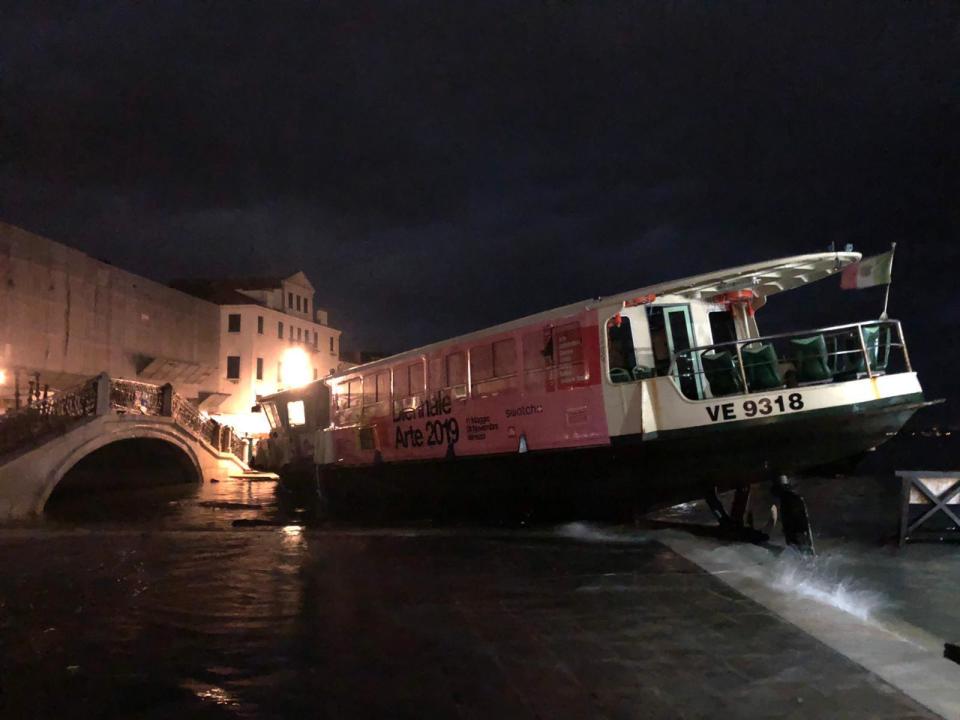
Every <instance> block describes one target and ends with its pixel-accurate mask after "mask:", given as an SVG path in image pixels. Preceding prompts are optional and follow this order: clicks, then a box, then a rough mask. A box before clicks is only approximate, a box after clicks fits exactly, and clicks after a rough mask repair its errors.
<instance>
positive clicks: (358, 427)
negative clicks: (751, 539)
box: [264, 252, 925, 519]
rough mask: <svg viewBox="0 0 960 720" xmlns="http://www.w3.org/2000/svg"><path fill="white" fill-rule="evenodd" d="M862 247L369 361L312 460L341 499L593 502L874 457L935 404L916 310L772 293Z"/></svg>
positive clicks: (684, 283) (634, 499) (647, 291)
mask: <svg viewBox="0 0 960 720" xmlns="http://www.w3.org/2000/svg"><path fill="white" fill-rule="evenodd" d="M859 260H860V254H859V253H853V252H842V253H833V252H830V253H818V254H809V255H800V256H795V257H788V258H782V259H777V260H772V261H768V262H761V263H756V264H752V265H745V266H741V267H735V268H731V269H728V270H722V271H719V272H712V273H708V274H704V275H697V276H694V277H688V278H683V279H680V280H674V281H670V282H664V283H659V284H656V285H651V286H649V287H645V288H641V289H639V290H635V291H632V292H627V293H621V294H619V295H615V296H612V297H604V298H598V299H593V300H588V301H585V302H579V303H575V304H572V305H567V306H564V307H560V308H556V309H554V310H549V311H546V312H541V313H538V314H535V315H531V316H528V317H524V318H522V319H519V320H515V321H512V322H508V323H505V324H502V325H497V326H494V327H490V328H486V329H483V330H479V331H476V332H472V333H469V334H466V335H462V336H459V337H455V338H451V339H449V340H444V341H442V342H437V343H433V344H431V345H427V346H425V347H420V348H417V349H414V350H410V351H408V352H404V353H400V354H397V355H394V356H392V357H387V358H384V359H382V360H378V361H376V362H371V363H368V364H364V365H360V366H357V367H354V368H351V369H349V370H347V371H344V372H341V373H339V374H337V375H334V376H331V377H329V378H326V379H324V380H323V381H321V383H319V384H318V385H319V386H322V388H323V390H322V392H323V393H324V395H323V397H324V399H326V397H329V407H328V410H329V413H328V414H326V415H323V416H322V417H316V418H315V422H316V423H317V425H316V427H315V430H316V432H315V433H314V434H313V441H312V443H311V446H312V447H310V448H309V451H310V452H312V454H313V457H312V458H309V459H308V458H306V457H305V453H304V452H303V451H301V453H300V455H301V458H300V459H301V461H304V462H306V463H307V464H309V465H310V470H311V472H310V473H309V474H310V476H312V477H315V478H316V480H317V482H318V483H319V486H320V490H321V492H322V494H323V496H324V497H326V498H327V499H328V500H331V501H333V502H340V503H348V504H354V505H361V506H362V505H367V504H371V503H372V504H374V505H377V506H379V507H383V508H389V507H407V506H409V505H410V504H411V503H412V504H414V505H419V504H427V505H430V506H433V507H451V506H453V505H454V504H456V505H457V506H463V505H464V504H465V505H466V506H473V505H476V506H481V505H490V504H498V503H502V502H512V503H517V502H519V503H526V504H527V505H528V506H529V507H530V508H533V509H536V508H539V509H548V508H551V507H556V506H561V505H563V506H566V507H568V508H569V507H571V506H572V507H574V508H577V509H578V511H583V512H584V513H590V512H593V511H597V510H601V511H602V510H604V509H607V510H611V509H612V510H619V509H623V510H626V509H627V508H649V507H652V506H656V505H666V504H674V503H678V502H683V501H687V500H691V499H696V498H701V497H707V498H708V500H709V499H710V498H715V497H716V495H715V493H716V492H717V491H723V490H729V489H736V488H747V487H749V486H750V485H751V484H753V483H757V482H761V481H764V480H770V479H773V478H778V477H783V476H787V477H790V476H796V475H797V474H800V473H802V472H803V471H805V470H808V469H810V468H814V467H817V466H823V465H825V464H828V463H833V462H836V461H841V460H846V459H851V458H856V457H857V456H860V455H862V454H863V453H864V452H866V451H868V450H869V449H871V448H874V447H876V446H877V445H879V444H880V443H882V442H884V441H885V440H887V439H888V438H889V437H891V436H892V435H893V434H895V433H896V432H897V431H898V430H899V429H900V428H901V427H902V426H903V424H904V423H905V422H906V421H907V420H908V419H909V418H910V416H911V415H912V414H913V413H914V412H915V411H916V410H917V409H918V408H920V407H922V406H923V405H924V404H925V402H924V398H923V393H922V390H921V387H920V383H919V381H918V379H917V375H916V373H915V372H914V371H913V368H912V366H911V364H910V357H909V354H908V352H907V346H906V342H905V340H904V335H903V331H902V328H901V324H900V323H899V322H898V321H896V320H867V321H864V322H858V323H852V324H847V325H838V326H832V327H821V328H815V329H808V330H799V331H796V332H791V333H785V334H776V335H763V334H762V333H761V331H760V326H759V324H758V311H760V310H761V308H765V306H766V305H767V303H768V301H769V299H770V298H772V297H773V296H775V295H777V294H778V293H781V292H784V291H788V290H793V289H796V288H799V287H801V286H804V285H807V284H808V283H812V282H815V281H819V280H822V279H824V278H828V277H830V276H832V275H836V274H838V273H839V272H840V271H841V270H842V269H843V268H844V267H845V266H847V265H849V264H851V263H855V262H857V261H859ZM766 312H768V310H767V309H764V314H765V313H766ZM318 392H319V388H318ZM283 402H284V398H283V397H282V396H275V397H273V398H266V399H264V405H265V408H266V409H267V412H268V417H272V418H274V421H276V419H277V418H280V417H281V416H282V417H289V416H291V413H289V412H287V410H286V409H285V408H282V407H281V408H280V409H279V410H278V409H277V407H276V406H277V405H278V404H279V405H282V404H283ZM294 402H300V401H297V400H295V401H294ZM293 414H295V415H297V416H298V417H303V413H302V411H301V410H297V411H296V412H295V413H293ZM304 462H301V464H300V470H301V471H302V470H304V469H305V467H304ZM291 467H292V466H291ZM711 506H712V507H715V505H713V503H711ZM718 513H719V514H718V517H720V516H722V515H723V513H722V510H718ZM721 519H722V518H721Z"/></svg>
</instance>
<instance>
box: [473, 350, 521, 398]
mask: <svg viewBox="0 0 960 720" xmlns="http://www.w3.org/2000/svg"><path fill="white" fill-rule="evenodd" d="M516 373H517V349H516V341H515V340H514V339H513V338H507V339H505V340H499V341H497V342H495V343H491V344H488V345H478V346H477V347H474V348H471V349H470V382H471V384H472V385H473V393H474V395H493V394H496V393H501V392H504V391H505V390H509V389H511V388H513V387H515V383H514V379H515V377H516Z"/></svg>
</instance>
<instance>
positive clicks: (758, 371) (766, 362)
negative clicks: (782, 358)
mask: <svg viewBox="0 0 960 720" xmlns="http://www.w3.org/2000/svg"><path fill="white" fill-rule="evenodd" d="M740 353H741V355H742V357H743V369H744V372H746V374H747V387H748V388H749V389H750V392H756V391H757V390H772V389H773V388H778V387H783V378H782V377H780V373H779V371H778V370H777V364H778V363H777V351H776V350H774V349H773V345H771V344H770V343H754V344H753V345H747V346H746V347H744V348H743V349H742V350H741V351H740Z"/></svg>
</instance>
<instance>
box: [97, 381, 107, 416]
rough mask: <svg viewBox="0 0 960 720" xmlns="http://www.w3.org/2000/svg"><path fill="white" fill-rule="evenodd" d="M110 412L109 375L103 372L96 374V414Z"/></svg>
mask: <svg viewBox="0 0 960 720" xmlns="http://www.w3.org/2000/svg"><path fill="white" fill-rule="evenodd" d="M108 412H110V376H109V375H107V374H106V373H105V372H102V373H100V374H99V375H97V415H106V414H107V413H108Z"/></svg>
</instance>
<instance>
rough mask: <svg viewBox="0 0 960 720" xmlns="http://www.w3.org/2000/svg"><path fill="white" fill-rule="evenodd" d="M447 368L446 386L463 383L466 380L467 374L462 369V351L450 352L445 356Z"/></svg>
mask: <svg viewBox="0 0 960 720" xmlns="http://www.w3.org/2000/svg"><path fill="white" fill-rule="evenodd" d="M446 369H447V383H446V385H447V387H454V386H456V385H463V384H464V383H466V381H467V374H466V372H465V371H464V370H465V368H464V362H463V353H462V352H455V353H450V354H449V355H447V357H446Z"/></svg>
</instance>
